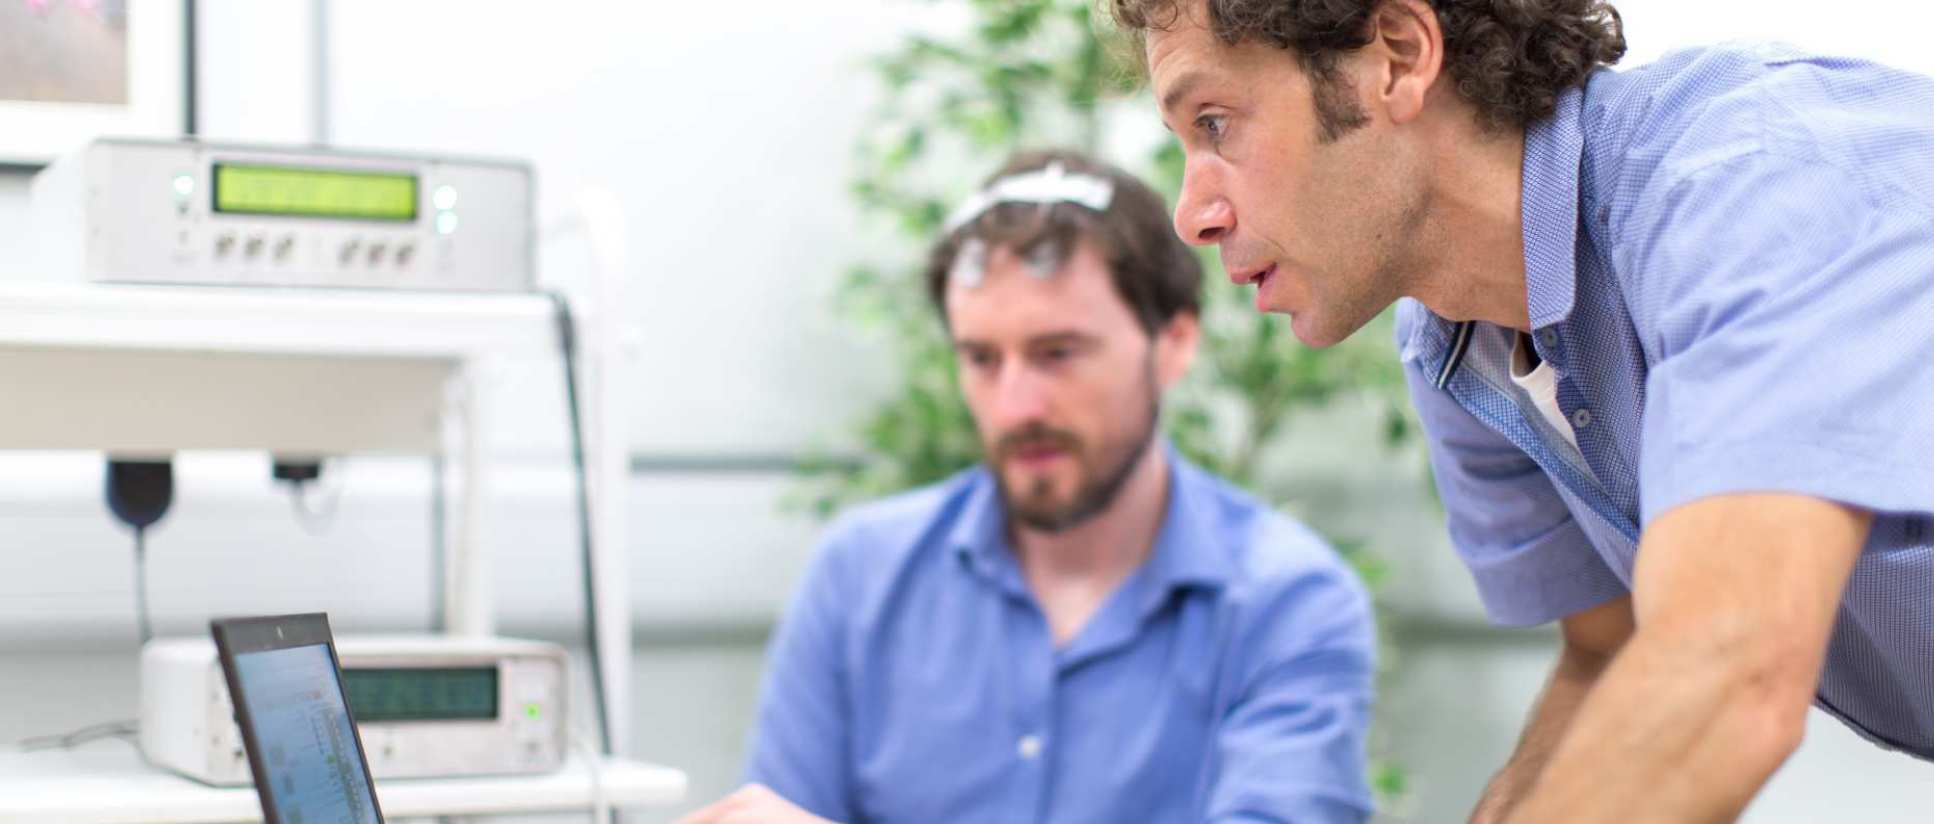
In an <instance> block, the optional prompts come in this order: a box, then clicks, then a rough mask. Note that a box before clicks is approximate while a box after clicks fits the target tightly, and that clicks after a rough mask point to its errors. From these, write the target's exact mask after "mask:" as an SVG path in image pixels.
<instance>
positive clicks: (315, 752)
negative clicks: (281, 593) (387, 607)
mask: <svg viewBox="0 0 1934 824" xmlns="http://www.w3.org/2000/svg"><path fill="white" fill-rule="evenodd" d="M209 630H210V631H211V632H212V633H213V634H214V636H215V648H216V650H217V651H218V652H219V653H220V655H221V659H222V673H223V674H224V675H225V676H226V678H227V680H228V694H229V697H230V698H231V699H232V700H233V701H234V704H235V722H236V724H237V725H239V726H240V727H241V730H242V745H243V747H244V748H245V749H246V750H247V752H248V764H249V770H250V771H251V772H252V773H254V775H255V792H256V795H257V796H258V797H259V798H260V799H261V801H262V821H263V824H383V811H382V809H381V808H379V807H378V806H377V804H376V784H375V782H374V781H373V780H372V779H371V778H370V775H369V761H368V759H367V758H365V757H364V756H363V741H362V738H361V737H360V736H359V735H358V734H357V732H356V724H355V720H354V719H352V718H351V717H350V715H349V703H348V699H347V697H346V695H345V694H344V692H343V684H342V668H341V664H340V662H338V661H337V659H336V644H335V641H334V640H333V638H332V636H331V635H330V634H329V618H328V616H326V615H324V614H322V613H310V614H306V615H276V616H266V617H260V618H226V619H218V620H215V621H211V622H209Z"/></svg>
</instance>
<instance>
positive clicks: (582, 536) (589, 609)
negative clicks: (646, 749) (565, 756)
mask: <svg viewBox="0 0 1934 824" xmlns="http://www.w3.org/2000/svg"><path fill="white" fill-rule="evenodd" d="M545 294H546V295H548V296H549V297H550V299H551V304H552V305H553V306H555V307H557V339H558V347H559V348H560V349H561V350H562V351H563V354H564V405H565V414H566V415H567V416H569V418H570V422H571V468H572V469H573V470H574V474H575V475H576V476H577V510H578V545H579V548H580V549H581V550H582V552H581V554H582V556H583V561H584V562H583V585H584V638H585V644H586V645H587V646H589V647H590V649H591V694H592V703H593V704H594V705H596V706H597V709H598V743H599V745H600V746H601V750H602V752H603V753H604V754H605V755H610V754H611V753H612V750H611V716H610V713H609V712H607V711H606V704H605V701H606V697H605V694H604V654H603V652H601V651H600V650H599V648H598V608H597V598H598V596H597V588H596V587H594V586H593V585H592V582H591V556H592V553H591V547H592V541H593V539H592V536H591V479H590V477H589V475H588V473H587V472H586V471H585V467H584V421H583V416H582V415H581V414H580V413H579V412H578V385H577V372H578V369H577V329H576V325H575V323H574V322H573V321H572V317H571V304H570V302H568V301H566V300H565V299H564V295H562V294H560V293H558V292H546V293H545Z"/></svg>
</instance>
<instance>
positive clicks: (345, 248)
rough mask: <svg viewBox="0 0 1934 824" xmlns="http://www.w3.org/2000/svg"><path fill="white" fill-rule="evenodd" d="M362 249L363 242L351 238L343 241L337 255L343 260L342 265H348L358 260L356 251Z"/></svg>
mask: <svg viewBox="0 0 1934 824" xmlns="http://www.w3.org/2000/svg"><path fill="white" fill-rule="evenodd" d="M361 249H362V243H361V242H360V241H358V240H356V239H355V238H350V239H349V240H345V241H343V244H342V249H340V250H338V251H337V252H336V257H337V258H338V259H339V260H340V261H341V262H342V265H344V266H348V265H349V264H350V263H352V262H354V261H355V260H356V253H357V252H358V251H361Z"/></svg>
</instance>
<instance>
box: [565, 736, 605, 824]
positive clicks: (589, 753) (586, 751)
mask: <svg viewBox="0 0 1934 824" xmlns="http://www.w3.org/2000/svg"><path fill="white" fill-rule="evenodd" d="M571 746H572V748H573V749H576V750H577V751H578V755H579V756H581V757H583V758H584V768H585V769H586V770H588V771H589V773H590V776H591V821H592V822H594V824H606V822H609V821H612V820H613V819H612V818H611V799H610V797H608V796H606V795H605V792H604V759H602V758H599V757H598V754H597V753H596V752H594V751H593V750H592V749H591V745H590V744H589V743H588V742H586V741H585V740H584V736H583V735H581V734H579V732H578V731H577V730H572V731H571Z"/></svg>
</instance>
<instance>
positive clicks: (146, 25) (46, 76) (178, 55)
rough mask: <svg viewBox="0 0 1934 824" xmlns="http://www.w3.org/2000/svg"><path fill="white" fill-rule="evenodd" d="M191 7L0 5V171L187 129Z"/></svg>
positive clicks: (179, 1)
mask: <svg viewBox="0 0 1934 824" xmlns="http://www.w3.org/2000/svg"><path fill="white" fill-rule="evenodd" d="M192 2H193V0H0V163H6V164H16V165H29V166H37V165H42V164H45V163H46V162H48V161H50V160H53V159H54V158H55V157H58V156H59V155H61V154H63V153H65V152H67V151H69V150H71V149H74V148H76V147H78V146H80V145H81V144H83V143H85V142H87V140H88V139H90V138H93V137H96V136H101V135H132V136H147V137H160V136H170V135H179V134H181V133H182V132H183V131H184V130H185V129H186V128H187V126H188V122H187V114H188V105H189V102H188V101H189V98H190V95H189V91H188V83H189V62H188V61H189V60H190V59H191V56H190V55H189V53H188V50H189V46H188V15H189V8H188V4H189V3H192Z"/></svg>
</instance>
